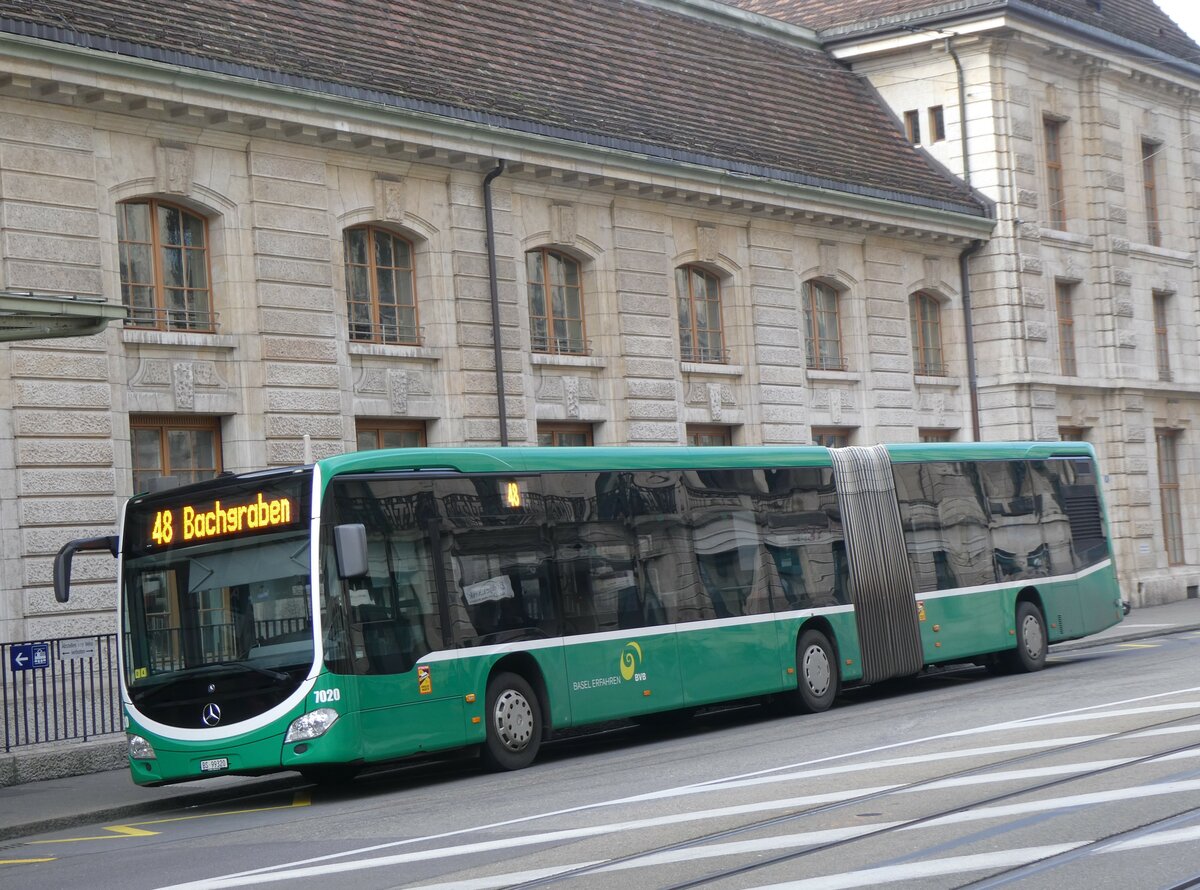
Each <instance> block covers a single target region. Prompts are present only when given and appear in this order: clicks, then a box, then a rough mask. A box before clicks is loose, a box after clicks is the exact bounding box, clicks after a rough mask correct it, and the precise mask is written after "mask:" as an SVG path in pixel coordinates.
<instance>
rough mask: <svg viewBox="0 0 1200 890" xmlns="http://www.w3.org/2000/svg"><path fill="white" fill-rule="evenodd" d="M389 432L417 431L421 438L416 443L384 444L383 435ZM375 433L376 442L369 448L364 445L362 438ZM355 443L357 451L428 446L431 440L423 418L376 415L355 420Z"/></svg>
mask: <svg viewBox="0 0 1200 890" xmlns="http://www.w3.org/2000/svg"><path fill="white" fill-rule="evenodd" d="M388 433H416V434H417V438H418V439H419V440H420V441H419V442H417V444H415V445H400V446H390V445H384V444H383V437H384V436H385V435H387V434H388ZM368 434H374V436H375V444H374V445H372V446H370V447H369V448H363V447H362V439H363V437H364V436H365V435H368ZM354 443H355V447H356V450H357V451H374V450H376V449H382V448H391V447H400V448H427V447H428V445H429V441H428V439H427V438H426V429H425V421H423V420H391V419H387V418H376V417H359V418H355V421H354Z"/></svg>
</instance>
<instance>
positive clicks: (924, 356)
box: [908, 291, 946, 377]
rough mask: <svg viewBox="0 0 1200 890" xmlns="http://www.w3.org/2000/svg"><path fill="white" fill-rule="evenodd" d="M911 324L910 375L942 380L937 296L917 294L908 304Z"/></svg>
mask: <svg viewBox="0 0 1200 890" xmlns="http://www.w3.org/2000/svg"><path fill="white" fill-rule="evenodd" d="M908 308H909V319H910V321H911V322H912V340H913V372H914V373H917V374H924V375H926V376H929V377H944V376H945V375H946V363H945V361H944V360H943V358H942V305H941V303H939V302H938V300H937V297H935V296H933V294H929V293H926V292H925V291H917V292H916V293H915V294H913V295H912V299H911V300H910V301H909V304H908Z"/></svg>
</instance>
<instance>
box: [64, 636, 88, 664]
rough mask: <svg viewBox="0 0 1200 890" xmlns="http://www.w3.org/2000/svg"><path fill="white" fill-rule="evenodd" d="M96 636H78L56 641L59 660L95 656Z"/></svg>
mask: <svg viewBox="0 0 1200 890" xmlns="http://www.w3.org/2000/svg"><path fill="white" fill-rule="evenodd" d="M96 654H97V652H96V638H95V637H80V638H79V639H77V640H59V641H58V660H59V661H78V660H87V659H89V658H95V657H96Z"/></svg>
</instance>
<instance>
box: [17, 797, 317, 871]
mask: <svg viewBox="0 0 1200 890" xmlns="http://www.w3.org/2000/svg"><path fill="white" fill-rule="evenodd" d="M310 803H312V798H311V797H310V796H309V793H308V792H307V791H297V792H296V794H295V796H294V797H293V798H292V802H291V803H289V804H283V805H282V806H277V807H254V808H252V809H248V810H225V811H223V812H220V813H197V814H195V815H193V816H172V817H171V818H169V819H150V820H148V821H146V822H130V823H129V824H128V825H106V826H105V827H104V830H105V831H109V832H112V834H100V835H96V836H95V837H60V838H56V839H51V840H45V841H27V842H26V843H28V844H29V845H31V846H32V845H33V844H70V843H75V842H77V841H114V840H121V839H123V838H131V837H151V836H153V835H156V834H158V833H159V832H157V831H147V830H146V829H144V828H139V827H138V826H139V825H166V824H168V823H170V822H190V821H192V820H193V819H212V818H214V817H216V816H245V815H248V814H250V813H269V812H271V811H272V810H290V809H294V808H295V807H306V806H308V805H309V804H310ZM47 861H49V860H47Z"/></svg>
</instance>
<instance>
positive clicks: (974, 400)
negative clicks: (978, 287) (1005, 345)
mask: <svg viewBox="0 0 1200 890" xmlns="http://www.w3.org/2000/svg"><path fill="white" fill-rule="evenodd" d="M982 247H983V241H981V240H979V239H978V238H976V239H975V240H974V241H972V242H971V244H970V245H969V246H968V247H967V248H966V249H965V250H964V251H963V252H962V253H960V254H959V255H958V275H959V278H960V279H961V282H962V305H963V329H964V331H965V332H966V336H967V387H968V389H969V390H970V393H971V434H972V438H971V441H973V442H978V441H979V379H978V377H977V376H976V371H975V329H974V328H973V327H972V322H971V276H970V271H969V268H968V263H967V260H968V259H969V258H970V257H971V256H972V254H975V253H978V252H979V250H980V249H981V248H982Z"/></svg>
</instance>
